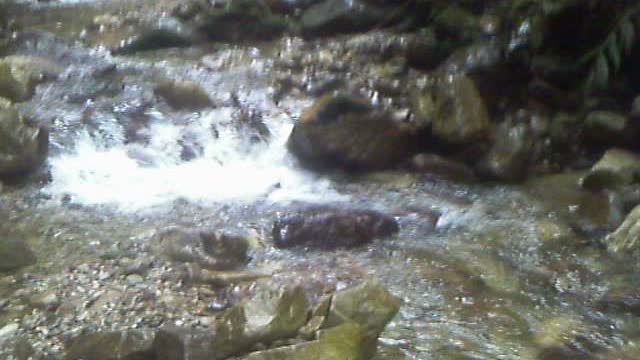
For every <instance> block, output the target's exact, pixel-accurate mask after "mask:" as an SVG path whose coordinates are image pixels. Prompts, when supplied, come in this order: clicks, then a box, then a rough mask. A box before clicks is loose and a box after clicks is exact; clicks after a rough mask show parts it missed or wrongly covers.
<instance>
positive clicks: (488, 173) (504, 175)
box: [478, 121, 534, 181]
mask: <svg viewBox="0 0 640 360" xmlns="http://www.w3.org/2000/svg"><path fill="white" fill-rule="evenodd" d="M494 138H495V141H494V143H493V145H492V147H491V149H490V150H489V152H488V153H487V154H486V155H485V157H484V159H483V160H482V161H481V162H480V164H479V168H478V172H479V174H481V175H482V176H483V177H485V178H488V179H497V180H504V181H518V180H522V179H523V178H524V177H525V175H526V171H527V168H528V165H529V160H530V158H529V157H530V156H531V150H532V148H533V142H534V137H533V134H532V131H531V129H530V127H529V126H528V125H527V124H523V123H513V122H510V121H506V122H503V123H501V124H500V125H499V126H498V127H497V129H496V134H495V137H494Z"/></svg>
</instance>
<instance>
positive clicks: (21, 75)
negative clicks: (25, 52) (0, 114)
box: [0, 55, 63, 102]
mask: <svg viewBox="0 0 640 360" xmlns="http://www.w3.org/2000/svg"><path fill="white" fill-rule="evenodd" d="M62 70H63V69H62V68H61V67H60V66H59V65H57V64H55V63H53V62H51V61H49V60H47V59H44V58H38V57H31V56H19V55H14V56H7V57H5V58H3V59H2V60H1V61H0V97H4V98H7V99H9V100H11V101H12V102H21V101H26V100H29V99H30V98H31V97H32V96H33V94H34V93H35V89H36V86H37V85H38V84H40V83H42V82H44V81H47V80H52V79H55V78H56V77H57V76H58V75H59V74H60V73H61V72H62Z"/></svg>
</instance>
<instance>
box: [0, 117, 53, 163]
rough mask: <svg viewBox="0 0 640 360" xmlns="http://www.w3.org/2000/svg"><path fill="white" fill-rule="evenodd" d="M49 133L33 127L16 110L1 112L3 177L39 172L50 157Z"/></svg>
mask: <svg viewBox="0 0 640 360" xmlns="http://www.w3.org/2000/svg"><path fill="white" fill-rule="evenodd" d="M48 147H49V131H48V130H47V129H46V128H45V127H43V126H38V125H33V124H30V123H29V122H27V121H26V120H25V118H24V117H22V115H20V113H18V111H17V110H15V109H13V108H8V109H2V110H0V175H15V174H21V173H25V172H28V171H31V170H34V169H36V168H37V167H38V166H40V165H41V164H42V163H43V162H44V160H45V159H46V157H47V152H48Z"/></svg>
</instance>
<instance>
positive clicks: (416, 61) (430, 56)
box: [405, 29, 449, 70]
mask: <svg viewBox="0 0 640 360" xmlns="http://www.w3.org/2000/svg"><path fill="white" fill-rule="evenodd" d="M448 55H449V51H448V50H447V49H446V48H444V47H443V46H442V45H441V44H439V43H438V40H437V38H436V34H435V32H434V31H433V30H431V29H428V30H424V31H422V32H419V33H418V36H416V37H414V38H412V39H411V40H410V41H409V44H408V45H407V49H406V51H405V59H406V60H407V65H409V66H411V67H415V68H419V69H424V70H433V69H435V68H436V67H437V66H438V65H440V63H442V62H443V61H444V60H445V59H446V58H447V56H448Z"/></svg>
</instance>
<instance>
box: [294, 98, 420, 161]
mask: <svg viewBox="0 0 640 360" xmlns="http://www.w3.org/2000/svg"><path fill="white" fill-rule="evenodd" d="M417 132H418V131H417V129H413V128H410V127H408V126H407V125H405V124H403V123H402V122H401V121H400V120H398V119H394V117H393V116H392V115H391V114H390V113H388V112H386V111H382V110H378V109H376V108H374V107H373V106H372V105H371V104H370V102H369V101H368V100H365V99H360V98H354V97H351V96H347V95H326V96H323V97H321V98H320V99H318V100H317V101H316V103H315V104H314V105H313V106H312V107H310V108H309V109H307V110H306V111H305V112H304V113H303V114H302V116H301V117H300V120H299V121H298V122H297V123H296V125H295V127H294V128H293V131H292V133H291V136H290V137H289V141H288V144H287V145H288V148H289V150H290V151H291V152H292V153H293V154H294V155H296V156H297V157H298V158H299V159H300V160H301V162H302V165H304V166H308V167H312V168H327V167H333V168H342V169H347V170H372V169H384V168H390V167H394V166H397V165H398V164H399V163H400V162H401V161H402V160H404V159H406V158H408V157H409V156H410V155H411V154H412V153H413V150H414V145H415V143H416V142H417V141H418V136H417Z"/></svg>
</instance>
